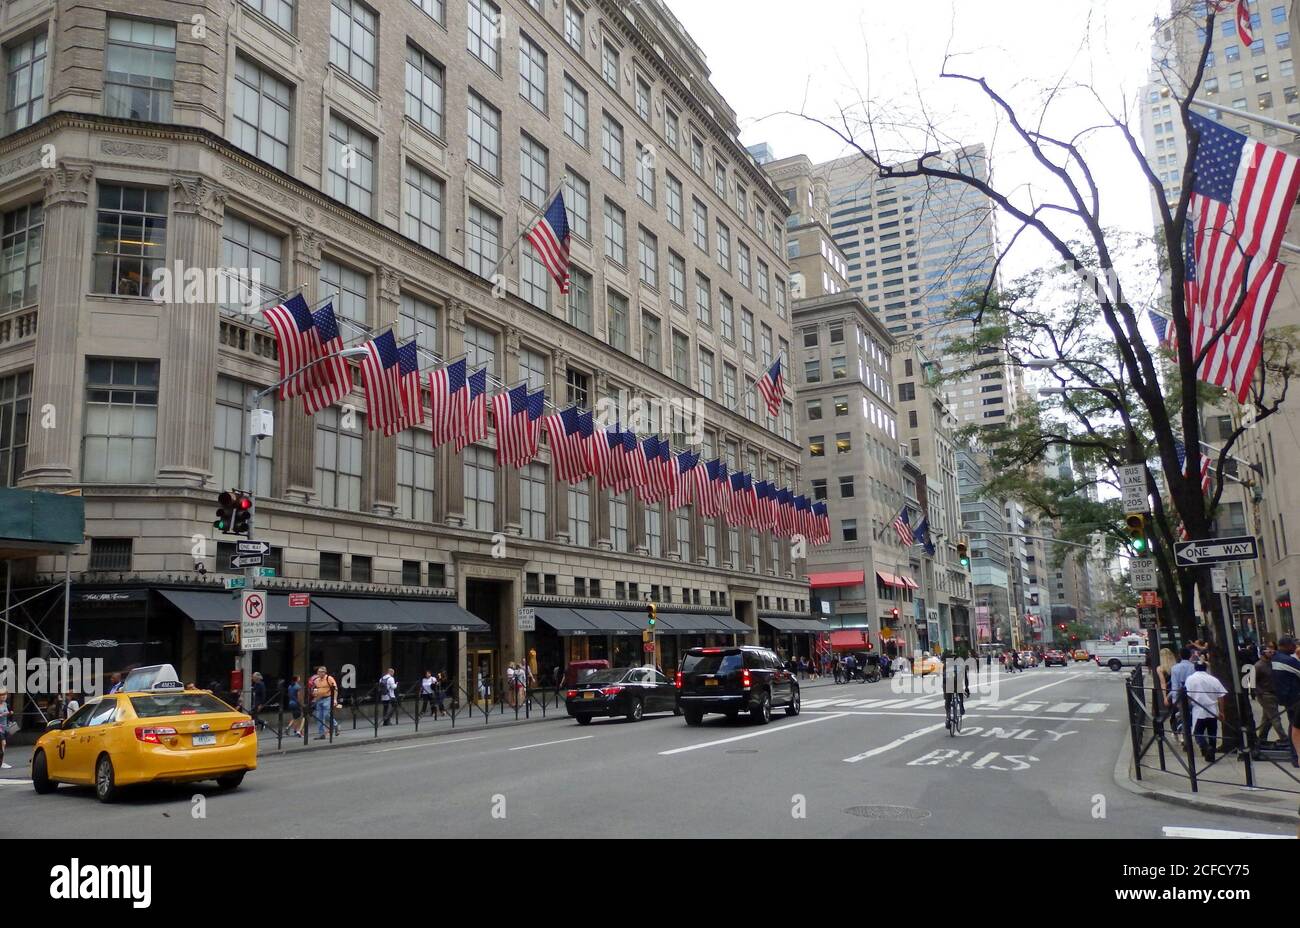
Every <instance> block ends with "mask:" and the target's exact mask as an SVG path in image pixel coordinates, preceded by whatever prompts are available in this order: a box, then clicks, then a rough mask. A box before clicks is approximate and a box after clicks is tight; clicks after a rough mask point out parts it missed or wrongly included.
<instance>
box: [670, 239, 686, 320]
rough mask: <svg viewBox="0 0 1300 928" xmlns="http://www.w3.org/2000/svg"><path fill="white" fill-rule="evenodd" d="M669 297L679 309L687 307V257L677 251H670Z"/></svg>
mask: <svg viewBox="0 0 1300 928" xmlns="http://www.w3.org/2000/svg"><path fill="white" fill-rule="evenodd" d="M668 299H669V301H670V302H671V303H672V304H673V305H674V306H676V307H677V308H678V309H682V310H684V309H686V259H685V258H683V257H682V256H681V255H679V254H677V253H676V252H675V251H670V252H668Z"/></svg>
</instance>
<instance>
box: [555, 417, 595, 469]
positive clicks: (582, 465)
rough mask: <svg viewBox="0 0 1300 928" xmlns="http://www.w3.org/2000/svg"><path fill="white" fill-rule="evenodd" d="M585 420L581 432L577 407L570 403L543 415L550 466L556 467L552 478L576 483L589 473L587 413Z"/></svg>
mask: <svg viewBox="0 0 1300 928" xmlns="http://www.w3.org/2000/svg"><path fill="white" fill-rule="evenodd" d="M586 422H587V428H586V433H585V434H584V433H583V428H582V417H581V414H580V412H579V410H578V407H577V406H570V407H569V408H568V409H562V410H560V411H559V412H557V413H552V414H551V415H549V416H547V417H546V434H547V440H548V442H549V443H550V446H551V466H552V467H553V468H554V469H555V479H556V480H559V481H561V482H562V483H577V482H578V481H580V480H586V479H587V478H588V477H590V476H591V444H590V439H591V436H592V428H591V418H590V414H588V418H587V420H586Z"/></svg>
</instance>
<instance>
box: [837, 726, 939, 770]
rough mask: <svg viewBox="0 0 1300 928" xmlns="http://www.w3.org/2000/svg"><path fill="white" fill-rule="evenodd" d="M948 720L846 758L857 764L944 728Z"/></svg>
mask: <svg viewBox="0 0 1300 928" xmlns="http://www.w3.org/2000/svg"><path fill="white" fill-rule="evenodd" d="M946 724H947V722H946V721H944V722H940V723H939V724H938V725H929V726H927V727H925V728H921V729H917V730H916V731H914V732H912V733H911V734H910V735H903V737H901V738H895V739H894V740H893V741H891V742H889V743H888V744H882V745H881V746H880V747H878V748H872V749H871V750H870V751H863V752H862V753H861V754H854V755H853V756H852V757H846V758H844V763H846V764H856V763H857V762H858V761H860V760H866V759H867V758H868V757H875V756H876V755H877V754H884V753H885V752H886V751H892V750H893V749H894V748H897V747H901V746H902V745H904V744H907V742H909V741H911V740H912V739H914V738H920V737H921V736H922V735H928V734H930V732H932V731H938V730H939V729H940V728H943V727H944V725H946Z"/></svg>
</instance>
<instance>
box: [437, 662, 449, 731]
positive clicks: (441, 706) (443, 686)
mask: <svg viewBox="0 0 1300 928" xmlns="http://www.w3.org/2000/svg"><path fill="white" fill-rule="evenodd" d="M450 686H451V684H450V683H448V682H447V671H445V670H439V671H438V678H437V680H435V681H434V685H433V717H434V718H435V719H436V718H438V717H439V715H446V714H447V705H446V702H445V699H446V697H447V690H448V689H449V688H450Z"/></svg>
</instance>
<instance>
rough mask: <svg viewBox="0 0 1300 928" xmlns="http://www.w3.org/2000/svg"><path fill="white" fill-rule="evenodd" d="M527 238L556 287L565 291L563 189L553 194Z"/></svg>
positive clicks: (566, 249) (566, 244)
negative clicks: (549, 203) (553, 196)
mask: <svg viewBox="0 0 1300 928" xmlns="http://www.w3.org/2000/svg"><path fill="white" fill-rule="evenodd" d="M527 237H528V241H529V243H530V244H531V245H532V246H533V250H534V251H536V252H537V257H538V258H540V259H541V262H542V266H543V267H545V268H546V273H548V274H550V275H551V279H552V280H554V281H555V283H556V284H557V285H558V286H559V288H560V292H561V293H568V292H569V216H568V213H567V212H566V211H565V209H564V192H563V191H561V192H559V193H557V194H556V195H555V199H554V200H552V201H551V205H550V206H548V207H547V208H546V212H544V213H542V215H541V216H539V217H538V218H537V222H536V223H534V225H533V227H532V228H531V229H529V230H528V236H527Z"/></svg>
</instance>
